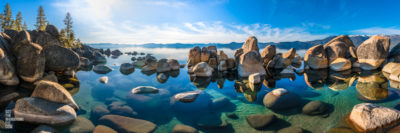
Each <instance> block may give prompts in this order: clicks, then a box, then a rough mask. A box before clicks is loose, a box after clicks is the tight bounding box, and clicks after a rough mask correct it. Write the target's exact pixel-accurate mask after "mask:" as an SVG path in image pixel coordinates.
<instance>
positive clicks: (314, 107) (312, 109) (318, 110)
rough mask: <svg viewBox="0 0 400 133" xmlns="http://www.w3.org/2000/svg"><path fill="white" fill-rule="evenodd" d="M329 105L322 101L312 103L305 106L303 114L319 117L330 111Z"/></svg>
mask: <svg viewBox="0 0 400 133" xmlns="http://www.w3.org/2000/svg"><path fill="white" fill-rule="evenodd" d="M328 109H329V108H328V104H327V103H324V102H322V101H311V102H309V103H307V104H306V105H304V107H303V109H302V112H303V114H306V115H319V114H323V113H325V112H326V111H327V110H328Z"/></svg>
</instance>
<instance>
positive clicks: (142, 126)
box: [99, 115, 157, 133]
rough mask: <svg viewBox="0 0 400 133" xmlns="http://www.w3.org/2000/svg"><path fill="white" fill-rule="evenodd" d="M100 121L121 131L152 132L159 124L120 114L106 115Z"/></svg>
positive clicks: (127, 132) (126, 132) (128, 132)
mask: <svg viewBox="0 0 400 133" xmlns="http://www.w3.org/2000/svg"><path fill="white" fill-rule="evenodd" d="M99 123H100V124H102V125H106V126H109V127H111V128H113V129H115V130H116V131H118V132H121V133H136V132H137V133H150V132H153V131H154V130H155V129H156V128H157V125H155V124H154V123H152V122H150V121H146V120H141V119H135V118H130V117H125V116H119V115H105V116H103V117H101V118H100V119H99Z"/></svg>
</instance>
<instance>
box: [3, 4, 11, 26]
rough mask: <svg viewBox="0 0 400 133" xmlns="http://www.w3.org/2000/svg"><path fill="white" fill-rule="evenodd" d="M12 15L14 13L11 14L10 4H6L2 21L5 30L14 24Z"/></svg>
mask: <svg viewBox="0 0 400 133" xmlns="http://www.w3.org/2000/svg"><path fill="white" fill-rule="evenodd" d="M11 17H12V14H11V9H10V5H9V4H8V3H7V4H6V6H5V7H4V12H3V17H2V22H1V28H2V29H3V30H5V29H10V28H11V25H12V23H11V20H12V18H11Z"/></svg>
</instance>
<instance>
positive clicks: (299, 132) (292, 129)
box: [278, 126, 304, 133]
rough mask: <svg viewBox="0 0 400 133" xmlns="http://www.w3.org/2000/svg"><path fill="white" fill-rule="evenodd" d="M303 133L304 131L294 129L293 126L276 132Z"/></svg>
mask: <svg viewBox="0 0 400 133" xmlns="http://www.w3.org/2000/svg"><path fill="white" fill-rule="evenodd" d="M303 132H304V130H303V129H302V128H300V127H294V126H290V127H287V128H283V129H281V130H279V131H278V133H303Z"/></svg>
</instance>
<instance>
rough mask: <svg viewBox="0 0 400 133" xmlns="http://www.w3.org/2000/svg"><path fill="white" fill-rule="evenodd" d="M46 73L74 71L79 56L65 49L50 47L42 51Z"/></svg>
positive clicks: (56, 46)
mask: <svg viewBox="0 0 400 133" xmlns="http://www.w3.org/2000/svg"><path fill="white" fill-rule="evenodd" d="M43 52H44V54H45V56H46V70H47V71H65V70H74V69H76V68H78V67H79V55H78V54H76V53H75V52H74V51H72V50H69V49H67V48H64V47H61V46H58V45H50V46H46V47H44V49H43Z"/></svg>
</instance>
